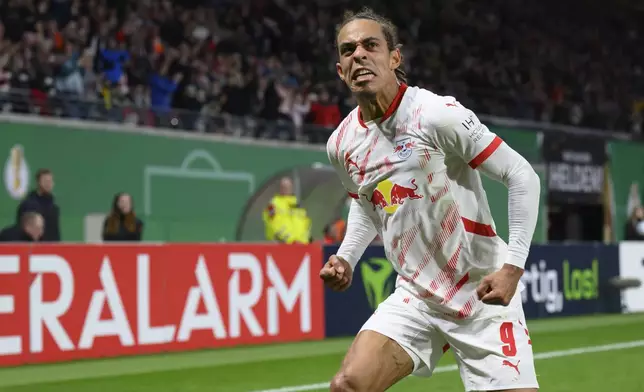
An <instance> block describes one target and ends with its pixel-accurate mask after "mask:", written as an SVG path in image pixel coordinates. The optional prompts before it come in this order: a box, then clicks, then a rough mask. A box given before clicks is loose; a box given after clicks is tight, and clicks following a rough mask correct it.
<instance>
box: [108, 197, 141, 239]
mask: <svg viewBox="0 0 644 392" xmlns="http://www.w3.org/2000/svg"><path fill="white" fill-rule="evenodd" d="M142 235H143V222H142V221H141V220H140V219H138V218H137V217H136V214H135V213H134V208H133V207H132V197H131V196H130V195H129V194H127V193H117V194H116V195H115V196H114V200H113V202H112V211H111V212H110V214H109V215H108V216H107V217H106V218H105V222H104V223H103V241H141V237H142Z"/></svg>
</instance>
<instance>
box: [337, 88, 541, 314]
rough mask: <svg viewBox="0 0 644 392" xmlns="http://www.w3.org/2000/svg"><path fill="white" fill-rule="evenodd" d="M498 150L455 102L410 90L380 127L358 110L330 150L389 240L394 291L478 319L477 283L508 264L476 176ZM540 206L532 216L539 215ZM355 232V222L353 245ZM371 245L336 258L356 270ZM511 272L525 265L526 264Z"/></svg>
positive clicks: (358, 201)
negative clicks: (345, 261) (403, 291)
mask: <svg viewBox="0 0 644 392" xmlns="http://www.w3.org/2000/svg"><path fill="white" fill-rule="evenodd" d="M501 145H504V143H503V141H502V140H501V139H500V138H499V137H498V136H496V135H495V134H494V133H492V132H490V131H489V129H488V128H487V127H486V126H485V125H483V124H482V123H481V122H480V121H479V119H478V118H477V117H476V115H475V114H474V113H473V112H472V111H470V110H468V109H466V108H465V107H463V106H462V105H461V104H460V103H458V102H457V101H456V100H455V99H454V98H453V97H445V96H439V95H436V94H434V93H432V92H430V91H427V90H424V89H420V88H416V87H408V86H406V85H404V84H403V85H401V87H400V90H399V92H398V95H397V96H396V98H395V99H394V102H393V103H392V105H391V106H390V108H389V109H388V110H387V112H386V113H385V115H384V116H383V117H382V118H381V119H377V120H374V121H370V122H367V123H365V122H364V121H363V120H362V118H361V115H360V110H359V108H356V109H354V110H353V111H352V112H351V114H349V115H348V116H347V118H346V119H345V120H344V121H343V122H342V123H341V124H340V126H339V127H338V128H337V129H336V130H335V132H334V133H333V135H332V136H331V138H330V139H329V141H328V143H327V153H328V155H329V160H330V161H331V163H332V164H333V166H334V167H335V169H336V171H337V172H338V174H339V176H340V179H341V181H342V183H343V185H344V187H345V188H346V189H347V191H348V193H349V195H350V196H351V197H352V198H353V199H354V200H353V203H356V204H357V205H359V208H358V209H359V210H361V211H360V213H361V214H363V215H365V216H367V217H368V220H370V222H371V223H372V224H373V227H374V228H375V230H374V231H375V232H377V233H378V234H379V235H380V236H381V238H382V241H383V244H384V248H385V252H386V255H387V258H388V259H389V260H390V261H391V263H392V264H393V266H394V269H395V270H396V272H397V273H398V279H397V286H402V288H404V289H406V290H407V291H408V292H409V293H410V294H411V295H414V296H416V297H418V298H420V299H423V300H424V301H425V302H426V303H428V305H430V307H432V308H434V309H436V310H438V311H440V312H444V313H447V314H450V315H452V316H455V317H459V318H466V317H469V316H470V315H471V314H472V313H474V312H475V311H476V310H477V306H478V304H479V303H480V301H479V300H478V297H477V294H476V288H477V285H478V284H479V283H480V280H481V279H482V278H483V277H484V276H485V275H487V274H489V273H491V272H493V271H496V270H498V269H499V268H500V267H501V266H502V265H503V264H504V263H506V262H508V260H509V259H511V258H509V256H508V246H507V244H506V243H505V242H504V241H503V240H502V239H501V238H500V237H498V236H497V235H496V232H495V224H494V220H493V218H492V214H491V212H490V208H489V205H488V201H487V197H486V193H485V191H484V189H483V185H482V183H481V178H480V174H479V172H478V171H477V170H475V169H477V168H478V167H479V166H481V165H482V164H483V163H484V162H486V160H487V159H488V158H489V157H490V156H492V154H494V153H495V151H497V150H498V149H499V147H500V146H501ZM508 148H509V147H508ZM515 154H516V153H515ZM517 155H518V154H517ZM524 161H525V160H524ZM526 163H527V162H526ZM528 166H529V165H528ZM530 170H531V168H530ZM491 175H492V176H493V177H494V176H495V173H492V174H491ZM502 176H504V174H502V173H499V174H498V177H502ZM497 179H499V180H501V181H504V180H505V179H504V178H497ZM538 191H539V190H538V188H537V190H536V194H537V195H536V197H537V201H538V197H539V196H538V193H539V192H538ZM510 204H511V203H510ZM534 204H535V205H534V206H530V207H528V208H531V209H538V207H537V205H538V203H534ZM521 208H525V207H524V206H522V207H521ZM352 209H353V206H352ZM536 214H537V213H536V212H533V213H531V215H533V217H527V218H525V217H524V218H525V219H527V220H532V221H533V222H527V223H526V224H527V225H528V227H527V229H526V231H527V232H528V233H527V234H528V236H529V238H528V240H527V241H528V244H527V245H526V248H527V246H529V242H530V239H531V238H532V232H533V231H534V225H535V222H536ZM350 220H351V217H350ZM530 225H532V229H531V230H532V231H531V230H530ZM354 227H355V225H354ZM351 230H352V229H351V222H349V228H348V231H347V237H350V236H351V235H352V232H351ZM367 231H368V230H367ZM365 232H366V231H363V232H362V233H361V234H360V235H362V236H365V234H364V233H365ZM373 235H375V233H374V234H372V235H371V238H367V241H366V243H368V242H370V241H371V240H372V239H373ZM510 240H511V241H512V235H511V238H510ZM349 241H350V240H349ZM363 242H365V241H364V240H363ZM344 245H345V244H343V246H344ZM365 246H366V244H364V246H363V247H362V248H361V249H359V250H358V252H359V254H358V255H356V254H353V255H351V254H343V250H342V248H341V249H340V251H339V252H338V254H339V255H340V256H343V257H345V258H347V259H353V260H351V261H350V263H352V264H353V265H354V266H355V262H356V261H357V260H356V258H358V259H359V257H360V256H361V254H362V252H364V247H365ZM358 248H360V247H358ZM344 253H347V251H346V250H345V251H344ZM349 253H350V252H349ZM354 253H355V250H354ZM525 256H526V257H527V249H526V251H525ZM521 257H523V256H520V257H519V258H521ZM522 262H523V264H524V263H525V257H523V261H522ZM514 264H516V265H520V266H521V267H522V266H523V265H521V261H519V262H515V263H514Z"/></svg>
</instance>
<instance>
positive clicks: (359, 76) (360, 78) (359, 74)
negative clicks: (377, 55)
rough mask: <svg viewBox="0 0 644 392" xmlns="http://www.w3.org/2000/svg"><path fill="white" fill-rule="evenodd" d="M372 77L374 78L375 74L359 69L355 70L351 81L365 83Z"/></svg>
mask: <svg viewBox="0 0 644 392" xmlns="http://www.w3.org/2000/svg"><path fill="white" fill-rule="evenodd" d="M374 76H376V74H374V73H373V72H371V71H370V70H368V69H366V68H361V69H358V70H356V71H355V72H354V73H353V81H354V82H367V81H369V80H371V79H373V77H374Z"/></svg>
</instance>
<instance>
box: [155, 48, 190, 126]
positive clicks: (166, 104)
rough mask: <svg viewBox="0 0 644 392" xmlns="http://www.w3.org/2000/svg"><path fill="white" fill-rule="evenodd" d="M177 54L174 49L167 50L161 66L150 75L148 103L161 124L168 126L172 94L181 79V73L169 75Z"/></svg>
mask: <svg viewBox="0 0 644 392" xmlns="http://www.w3.org/2000/svg"><path fill="white" fill-rule="evenodd" d="M176 56H177V52H176V51H168V55H167V56H166V57H165V59H164V60H163V62H162V63H161V66H160V67H159V68H158V70H156V72H153V73H152V74H151V75H150V79H149V86H150V104H151V106H152V110H153V111H154V114H155V115H156V118H157V122H158V123H159V124H160V125H161V126H166V127H167V126H169V114H170V111H171V104H172V96H173V95H174V92H175V90H176V89H177V86H178V85H179V83H180V82H181V80H182V79H183V73H181V72H177V73H175V74H174V75H169V71H170V66H171V65H172V62H173V61H174V60H175V58H176Z"/></svg>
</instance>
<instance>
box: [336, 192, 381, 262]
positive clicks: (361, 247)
mask: <svg viewBox="0 0 644 392" xmlns="http://www.w3.org/2000/svg"><path fill="white" fill-rule="evenodd" d="M376 234H377V231H376V228H375V227H374V225H373V222H371V219H369V217H368V216H367V214H366V213H365V212H364V211H363V210H362V207H360V205H359V204H358V203H357V202H356V201H355V200H352V201H351V207H350V208H349V216H348V218H347V232H346V234H345V236H344V239H343V240H342V245H340V249H339V250H338V254H337V255H338V256H340V257H342V258H343V259H345V260H346V261H347V262H348V263H349V264H351V268H352V269H355V266H356V264H358V261H359V260H360V257H362V254H363V253H364V251H365V249H367V246H369V244H370V243H371V241H373V239H374V238H375V237H376Z"/></svg>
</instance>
